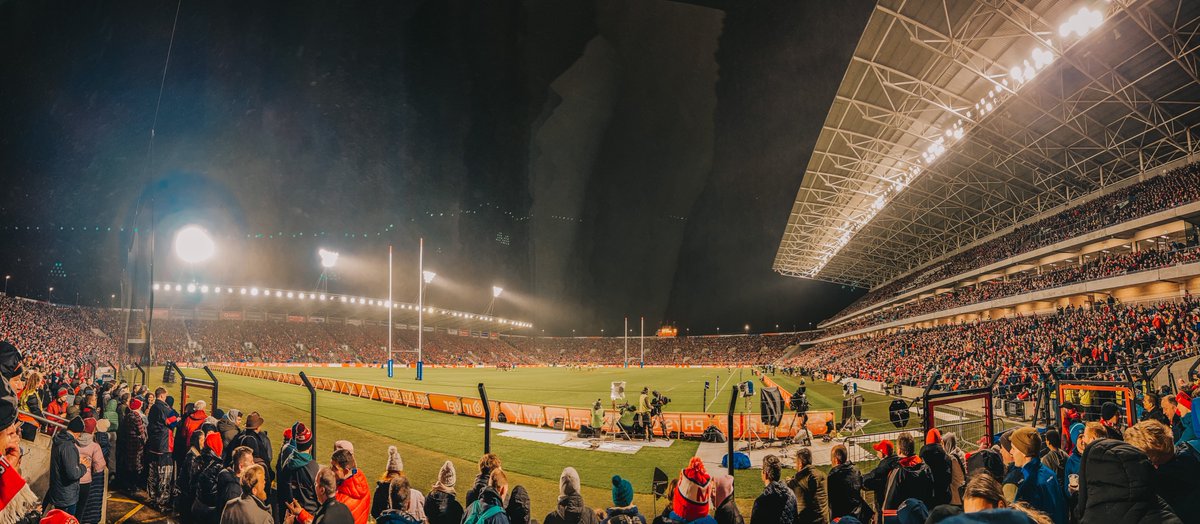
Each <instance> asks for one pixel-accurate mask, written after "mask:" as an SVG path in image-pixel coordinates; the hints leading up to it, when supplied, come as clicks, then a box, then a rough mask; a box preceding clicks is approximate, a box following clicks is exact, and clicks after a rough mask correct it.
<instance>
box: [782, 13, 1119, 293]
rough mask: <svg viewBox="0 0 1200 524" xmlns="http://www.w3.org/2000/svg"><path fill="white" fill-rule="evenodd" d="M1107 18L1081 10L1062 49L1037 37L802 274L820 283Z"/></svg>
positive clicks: (1063, 31) (1066, 30)
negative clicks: (883, 215)
mask: <svg viewBox="0 0 1200 524" xmlns="http://www.w3.org/2000/svg"><path fill="white" fill-rule="evenodd" d="M1106 3H1107V2H1106ZM1110 9H1111V8H1110ZM1105 19H1106V17H1105V13H1104V12H1102V11H1100V10H1096V9H1092V8H1089V7H1088V6H1086V5H1085V6H1083V7H1080V8H1079V10H1077V11H1075V12H1074V13H1073V14H1072V15H1071V16H1070V17H1069V18H1068V19H1067V20H1066V21H1065V22H1063V23H1062V24H1061V25H1059V27H1058V36H1060V37H1061V38H1062V40H1060V41H1059V42H1058V43H1057V44H1056V43H1055V42H1054V41H1052V40H1051V39H1050V38H1049V37H1046V36H1041V37H1038V38H1037V40H1038V42H1037V43H1036V44H1035V45H1034V46H1033V48H1032V49H1031V50H1030V52H1029V57H1028V58H1025V59H1022V60H1021V62H1020V63H1019V64H1014V65H1012V66H1011V67H1010V68H1009V69H1008V70H1007V71H1003V72H1001V73H999V74H996V75H989V77H988V79H989V81H990V82H992V84H994V85H993V86H992V88H991V89H990V90H988V92H987V94H985V95H983V96H982V97H981V98H980V99H979V101H978V102H976V103H975V105H974V107H968V108H963V109H950V111H952V115H951V118H952V119H954V115H958V118H957V119H954V121H953V123H950V124H948V125H946V124H943V125H944V127H945V129H944V130H941V131H937V132H936V133H935V134H932V135H930V136H927V137H926V138H927V140H928V141H929V142H930V143H929V145H928V146H927V147H926V148H925V150H924V152H923V153H921V157H920V158H919V159H914V160H912V161H911V162H908V163H907V167H905V168H897V170H898V171H899V173H898V174H897V175H896V176H895V177H893V178H890V179H885V180H884V182H885V185H884V186H883V188H882V190H879V191H877V192H875V193H874V194H872V195H871V196H873V197H874V198H873V200H871V203H870V205H868V206H867V207H866V209H864V210H862V211H861V212H859V213H853V214H852V215H851V216H850V217H849V218H847V219H846V220H844V221H843V222H842V224H841V226H837V227H836V231H837V232H838V233H839V234H838V235H837V236H836V239H835V240H834V241H833V242H831V243H829V244H828V245H826V246H825V248H824V249H822V250H820V252H819V253H818V254H817V256H816V259H815V261H814V263H813V264H812V265H810V266H809V267H808V268H806V269H804V270H801V271H800V274H802V276H806V277H808V278H816V276H817V275H818V274H819V273H820V272H821V270H823V269H824V268H825V266H826V265H827V264H828V263H829V261H830V260H831V259H832V258H833V257H834V256H835V255H837V254H838V252H840V251H841V250H842V248H844V247H845V246H846V244H849V243H850V240H851V239H852V238H854V235H855V234H857V233H858V232H859V231H860V230H862V229H863V228H865V227H866V226H867V224H869V223H870V222H871V221H872V220H873V219H874V218H875V216H876V215H878V214H879V212H880V211H882V210H883V208H885V207H887V204H888V203H889V202H891V201H892V199H894V198H896V196H897V195H899V194H900V193H901V192H902V191H904V190H905V189H906V188H907V187H908V186H909V184H911V183H912V181H913V180H914V179H916V178H917V177H918V176H920V175H921V173H922V172H923V171H924V170H926V169H928V168H929V167H930V166H932V165H933V164H934V163H936V162H937V160H938V159H939V158H941V157H942V155H944V154H945V153H946V151H947V150H948V148H949V146H951V145H952V144H954V143H956V142H958V141H959V140H961V139H962V138H963V137H964V136H965V135H966V134H967V133H968V132H969V131H970V130H971V129H972V128H973V127H975V126H976V125H978V123H979V122H980V121H981V120H982V119H983V117H984V116H986V115H988V114H991V113H992V112H994V111H996V110H997V109H998V108H999V107H1000V105H1001V104H1002V103H1003V102H1004V101H1005V100H1006V99H1008V98H1009V97H1011V96H1012V95H1015V94H1016V93H1017V91H1018V90H1019V89H1020V87H1021V86H1023V85H1025V84H1028V83H1029V82H1030V81H1032V80H1033V79H1034V77H1036V76H1037V74H1038V73H1039V72H1041V71H1042V70H1043V69H1045V68H1046V67H1047V66H1049V65H1050V64H1052V63H1053V62H1054V61H1055V60H1056V59H1057V57H1058V56H1061V55H1062V53H1063V51H1064V50H1065V49H1066V48H1067V47H1069V46H1070V45H1071V44H1073V43H1074V42H1075V41H1078V40H1079V39H1082V38H1083V37H1084V36H1086V35H1088V34H1089V33H1091V32H1092V31H1094V30H1096V29H1098V28H1099V27H1100V26H1101V25H1103V24H1104V21H1105Z"/></svg>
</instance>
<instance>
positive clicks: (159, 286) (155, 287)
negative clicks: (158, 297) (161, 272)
mask: <svg viewBox="0 0 1200 524" xmlns="http://www.w3.org/2000/svg"><path fill="white" fill-rule="evenodd" d="M161 287H162V285H161V284H159V283H157V282H155V283H154V290H155V291H158V290H159V288H161Z"/></svg>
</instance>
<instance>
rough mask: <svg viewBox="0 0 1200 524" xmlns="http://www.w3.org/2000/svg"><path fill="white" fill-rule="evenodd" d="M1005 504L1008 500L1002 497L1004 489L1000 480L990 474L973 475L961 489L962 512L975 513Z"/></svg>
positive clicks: (1001, 506)
mask: <svg viewBox="0 0 1200 524" xmlns="http://www.w3.org/2000/svg"><path fill="white" fill-rule="evenodd" d="M1007 506H1008V501H1007V500H1005V499H1004V490H1003V488H1001V486H1000V481H998V480H996V478H995V477H993V476H991V475H978V474H977V475H974V476H972V477H971V481H970V482H967V485H966V487H965V488H964V489H963V512H964V513H976V512H979V511H986V510H990V509H997V508H1004V507H1007Z"/></svg>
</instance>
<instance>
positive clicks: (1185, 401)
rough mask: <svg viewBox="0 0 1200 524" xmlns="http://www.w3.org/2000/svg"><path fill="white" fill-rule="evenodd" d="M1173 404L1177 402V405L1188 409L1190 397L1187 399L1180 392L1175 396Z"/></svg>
mask: <svg viewBox="0 0 1200 524" xmlns="http://www.w3.org/2000/svg"><path fill="white" fill-rule="evenodd" d="M1175 402H1178V403H1179V405H1181V406H1183V407H1185V408H1190V407H1191V406H1192V397H1189V396H1188V394H1187V393H1184V392H1182V391H1180V392H1179V393H1176V394H1175Z"/></svg>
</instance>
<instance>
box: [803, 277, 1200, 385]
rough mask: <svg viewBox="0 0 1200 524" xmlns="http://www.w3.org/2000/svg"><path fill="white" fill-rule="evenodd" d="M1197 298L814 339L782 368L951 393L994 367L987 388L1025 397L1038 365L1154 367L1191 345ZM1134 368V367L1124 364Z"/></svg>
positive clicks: (1103, 369)
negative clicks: (929, 385) (939, 387)
mask: <svg viewBox="0 0 1200 524" xmlns="http://www.w3.org/2000/svg"><path fill="white" fill-rule="evenodd" d="M1198 308H1200V301H1197V300H1196V299H1195V298H1194V297H1191V296H1186V297H1184V298H1183V299H1182V300H1179V301H1164V302H1158V303H1152V304H1138V305H1123V304H1119V303H1116V302H1115V301H1111V300H1110V301H1109V302H1108V303H1096V304H1094V305H1093V306H1091V307H1073V306H1072V307H1065V308H1061V309H1058V310H1057V311H1055V312H1054V313H1053V314H1048V315H1040V316H1039V315H1031V316H1019V315H1018V316H1012V317H1006V318H1002V319H996V320H986V321H974V322H968V323H961V324H953V325H945V326H938V327H933V328H926V329H910V330H902V331H897V332H894V333H887V334H879V335H876V336H866V337H860V338H854V339H843V340H839V341H833V342H827V343H820V344H817V345H815V346H813V347H811V348H809V349H808V350H806V351H805V352H803V353H802V354H800V355H798V356H796V357H794V358H791V359H789V360H787V361H786V363H785V364H786V365H790V366H795V367H799V368H804V369H813V370H821V371H824V372H828V373H832V374H835V375H839V376H845V377H854V378H859V379H865V380H874V381H879V382H884V383H897V384H903V385H910V386H916V385H923V384H924V382H925V381H927V380H928V379H929V377H930V375H931V374H932V373H933V372H934V371H937V372H939V373H941V377H942V378H941V383H943V384H949V387H950V388H951V389H964V388H971V387H979V386H982V385H984V384H986V383H987V381H988V380H989V379H990V378H991V375H992V374H993V373H995V372H997V371H998V372H999V373H1000V380H999V382H998V383H997V388H998V390H997V394H998V395H1000V396H1003V397H1006V398H1018V397H1019V398H1023V399H1027V398H1028V397H1029V396H1030V393H1031V392H1032V391H1033V390H1036V388H1037V387H1038V385H1039V384H1040V377H1041V375H1042V374H1043V373H1044V370H1045V369H1047V368H1051V369H1053V370H1055V371H1056V373H1058V375H1059V376H1061V377H1065V378H1075V379H1081V380H1112V379H1118V378H1119V377H1120V373H1121V368H1120V366H1121V365H1122V364H1129V365H1131V366H1138V365H1143V366H1145V367H1148V368H1151V369H1152V368H1153V367H1155V365H1156V364H1158V363H1160V362H1163V361H1167V360H1174V359H1177V358H1182V357H1185V356H1189V355H1191V354H1194V353H1195V352H1196V351H1197V348H1198V347H1200V309H1198ZM1134 369H1137V368H1136V367H1134Z"/></svg>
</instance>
